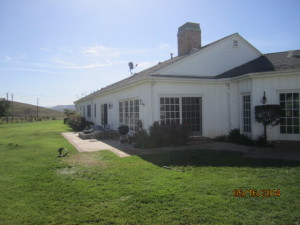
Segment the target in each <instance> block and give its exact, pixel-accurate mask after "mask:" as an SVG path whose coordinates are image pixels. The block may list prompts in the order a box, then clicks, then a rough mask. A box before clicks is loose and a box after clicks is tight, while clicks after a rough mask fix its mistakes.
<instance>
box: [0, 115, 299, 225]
mask: <svg viewBox="0 0 300 225" xmlns="http://www.w3.org/2000/svg"><path fill="white" fill-rule="evenodd" d="M64 131H68V128H67V127H66V126H65V125H63V124H62V121H47V122H35V123H24V124H8V125H0V224H1V225H2V224H5V225H10V224H11V225H22V224H25V225H28V224H37V225H41V224H126V225H127V224H139V225H142V224H155V225H158V224H184V225H185V224H251V225H252V224H299V223H300V199H299V197H300V188H299V182H300V162H293V161H280V160H266V159H246V158H244V157H243V155H242V154H240V153H237V152H225V151H200V150H198V151H196V150H195V151H188V152H173V153H166V154H156V155H149V156H143V157H138V156H133V157H127V158H119V157H118V156H116V155H114V154H113V153H111V152H109V151H102V152H94V153H78V152H76V150H75V149H74V148H73V147H72V146H71V145H70V144H69V143H68V142H67V141H66V140H65V139H64V138H63V137H62V136H61V135H60V132H64ZM59 147H65V148H67V149H69V155H68V156H67V157H65V158H58V157H57V154H58V153H57V149H58V148H59ZM162 166H167V167H171V168H172V169H165V168H163V167H162ZM235 189H242V190H246V189H257V190H262V189H276V190H277V189H280V194H281V196H280V197H277V196H272V197H249V193H248V195H247V196H245V197H234V190H235Z"/></svg>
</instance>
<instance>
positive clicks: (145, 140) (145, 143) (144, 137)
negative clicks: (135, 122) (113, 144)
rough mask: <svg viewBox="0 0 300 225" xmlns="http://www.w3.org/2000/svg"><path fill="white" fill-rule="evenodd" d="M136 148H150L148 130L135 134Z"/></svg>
mask: <svg viewBox="0 0 300 225" xmlns="http://www.w3.org/2000/svg"><path fill="white" fill-rule="evenodd" d="M134 141H135V145H134V146H135V147H138V148H139V147H140V148H146V147H149V146H150V143H149V142H150V138H149V135H148V133H147V131H146V130H144V129H142V130H140V131H138V132H136V133H135V134H134Z"/></svg>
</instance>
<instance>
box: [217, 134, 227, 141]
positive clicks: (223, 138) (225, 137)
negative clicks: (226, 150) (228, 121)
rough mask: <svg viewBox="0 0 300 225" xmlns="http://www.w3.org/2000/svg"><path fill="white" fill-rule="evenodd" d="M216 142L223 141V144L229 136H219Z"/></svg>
mask: <svg viewBox="0 0 300 225" xmlns="http://www.w3.org/2000/svg"><path fill="white" fill-rule="evenodd" d="M214 140H215V141H222V142H227V141H228V138H227V135H221V136H217V137H215V138H214Z"/></svg>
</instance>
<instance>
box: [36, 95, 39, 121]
mask: <svg viewBox="0 0 300 225" xmlns="http://www.w3.org/2000/svg"><path fill="white" fill-rule="evenodd" d="M36 119H37V120H38V119H39V98H37V101H36Z"/></svg>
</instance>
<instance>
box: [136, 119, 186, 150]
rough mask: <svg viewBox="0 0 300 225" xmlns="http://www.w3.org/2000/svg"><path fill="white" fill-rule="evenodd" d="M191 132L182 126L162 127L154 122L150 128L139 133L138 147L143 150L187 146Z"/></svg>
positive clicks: (137, 134)
mask: <svg viewBox="0 0 300 225" xmlns="http://www.w3.org/2000/svg"><path fill="white" fill-rule="evenodd" d="M188 138H189V131H188V129H187V127H184V126H182V125H175V124H173V125H161V124H159V123H158V122H154V123H153V125H152V126H151V127H150V128H149V134H148V133H147V132H146V131H145V130H141V131H138V132H137V133H136V135H135V142H136V146H138V147H142V148H155V147H165V146H178V145H185V144H187V142H188Z"/></svg>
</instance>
